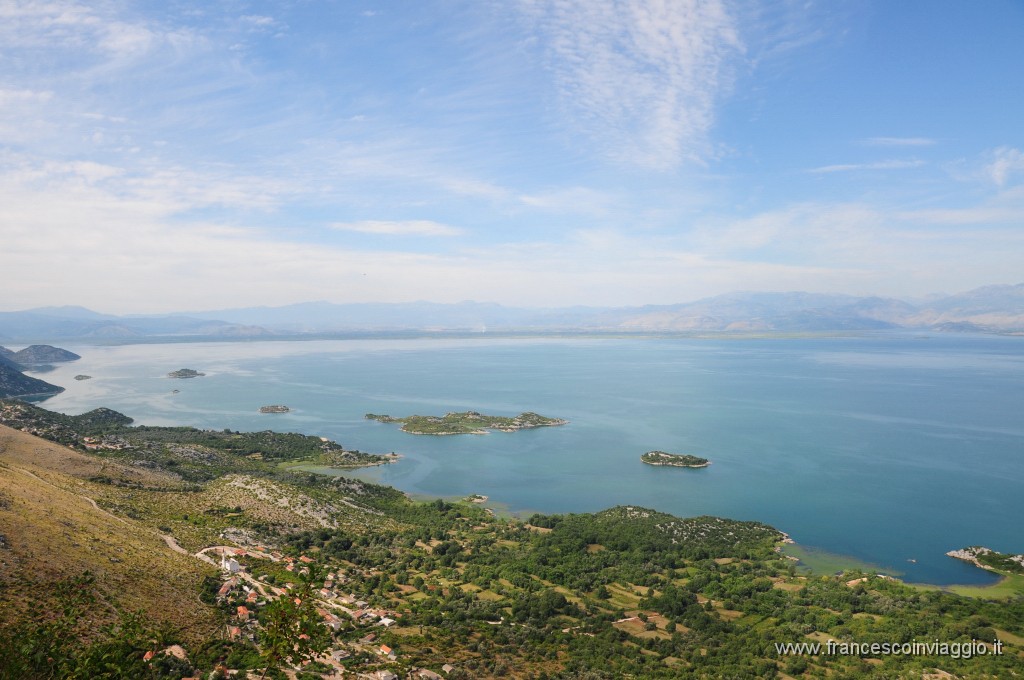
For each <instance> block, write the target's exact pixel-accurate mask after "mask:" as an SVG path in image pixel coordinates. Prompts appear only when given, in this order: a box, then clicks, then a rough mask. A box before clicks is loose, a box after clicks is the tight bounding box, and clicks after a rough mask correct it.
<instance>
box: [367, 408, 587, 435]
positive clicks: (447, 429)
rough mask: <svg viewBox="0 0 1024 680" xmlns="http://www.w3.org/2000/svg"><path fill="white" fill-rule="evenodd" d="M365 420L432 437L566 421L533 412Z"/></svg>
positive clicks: (373, 415)
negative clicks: (392, 424)
mask: <svg viewBox="0 0 1024 680" xmlns="http://www.w3.org/2000/svg"><path fill="white" fill-rule="evenodd" d="M366 418H367V420H376V421H378V422H381V423H401V424H402V428H401V429H402V432H408V433H409V434H431V435H450V434H487V433H488V431H489V430H498V431H500V432H515V431H517V430H527V429H531V428H534V427H554V426H556V425H565V424H566V423H568V422H569V421H567V420H562V419H561V418H548V417H546V416H542V415H538V414H536V413H532V412H526V413H520V414H519V415H517V416H515V417H514V418H508V417H505V416H485V415H482V414H480V413H478V412H476V411H462V412H459V413H446V414H444V415H443V416H408V417H406V418H395V417H393V416H388V415H379V414H376V413H367V414H366Z"/></svg>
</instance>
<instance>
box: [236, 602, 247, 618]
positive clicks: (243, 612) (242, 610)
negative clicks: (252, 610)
mask: <svg viewBox="0 0 1024 680" xmlns="http://www.w3.org/2000/svg"><path fill="white" fill-rule="evenodd" d="M237 611H238V619H239V620H240V621H248V620H249V608H248V607H246V606H245V605H238V610H237Z"/></svg>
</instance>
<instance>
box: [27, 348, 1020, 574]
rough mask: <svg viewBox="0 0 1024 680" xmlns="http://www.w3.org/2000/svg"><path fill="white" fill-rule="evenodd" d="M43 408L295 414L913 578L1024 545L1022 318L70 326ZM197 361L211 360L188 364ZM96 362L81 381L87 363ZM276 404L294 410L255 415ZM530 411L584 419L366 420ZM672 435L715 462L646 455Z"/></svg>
mask: <svg viewBox="0 0 1024 680" xmlns="http://www.w3.org/2000/svg"><path fill="white" fill-rule="evenodd" d="M69 348H70V349H73V350H74V351H76V352H78V353H79V354H81V355H82V357H83V358H82V359H81V360H80V361H77V362H74V363H73V364H68V365H64V366H60V367H58V368H56V369H55V370H53V371H50V372H47V373H43V374H35V375H38V376H39V377H42V378H44V379H46V380H48V381H50V382H54V383H56V384H59V385H63V386H65V387H67V391H66V392H64V393H63V394H61V395H59V396H57V397H54V398H52V399H50V400H48V401H46V402H45V403H44V404H43V405H44V406H45V407H47V408H51V409H54V410H58V411H62V412H65V413H81V412H84V411H87V410H90V409H93V408H96V407H98V406H107V407H110V408H113V409H116V410H118V411H122V412H124V413H126V414H128V415H130V416H132V417H133V418H135V419H136V422H137V423H140V424H173V425H180V424H188V425H194V426H197V427H209V428H217V429H221V428H225V427H229V428H231V429H236V430H253V429H276V430H291V431H300V432H305V433H308V434H316V435H320V436H326V437H330V438H332V439H336V440H337V441H339V442H340V443H342V444H343V445H345V446H346V447H348V448H357V449H360V450H363V451H370V452H381V453H383V452H390V451H396V452H398V453H401V454H402V455H403V456H404V457H403V458H402V460H401V461H400V462H399V463H398V464H396V465H392V466H386V467H381V468H373V469H371V470H367V471H364V472H362V473H360V476H362V477H363V478H366V479H371V480H374V481H379V482H382V483H385V484H390V485H393V486H395V487H397V488H399V489H402V490H403V491H407V492H410V493H413V494H421V495H428V496H445V497H450V496H464V495H467V494H470V493H481V494H486V495H488V496H490V497H491V499H492V501H496V502H499V503H501V504H502V505H503V506H504V507H506V508H508V509H510V510H512V511H515V512H525V511H532V510H537V511H545V512H565V511H594V510H600V509H603V508H606V507H610V506H613V505H616V504H636V505H643V506H648V507H652V508H656V509H658V510H663V511H666V512H670V513H673V514H676V515H681V516H692V515H701V514H711V515H721V516H725V517H732V518H737V519H750V520H755V519H756V520H760V521H763V522H767V523H769V524H772V525H773V526H776V527H778V528H779V529H781V530H783V531H786V532H788V533H789V534H791V535H792V537H793V538H794V539H795V540H796V541H797V542H799V543H800V544H803V545H806V546H813V547H816V548H819V549H822V550H826V551H830V552H834V553H839V554H843V555H850V556H854V557H856V558H859V559H862V560H866V561H868V562H871V563H874V564H877V565H880V566H882V567H885V568H888V569H890V570H893V571H895V572H900V573H902V576H903V578H905V579H907V580H909V581H919V582H929V583H984V582H989V581H991V580H992V577H991V576H990V575H988V574H986V573H984V572H982V571H981V570H979V569H976V568H974V567H971V566H969V565H966V564H963V563H961V562H959V561H957V560H953V559H951V558H949V557H946V556H945V555H944V553H945V552H946V551H947V550H950V549H952V548H960V547H963V546H966V545H979V544H980V545H986V546H989V547H991V548H994V549H997V550H1002V551H1015V552H1020V551H1024V531H1022V529H1021V527H1022V521H1024V493H1022V481H1024V338H1009V337H993V336H962V335H909V334H906V335H905V334H899V335H888V334H886V335H867V336H856V337H841V338H811V339H724V340H702V339H674V338H673V339H660V338H659V339H649V338H637V339H632V338H631V339H609V338H599V339H579V338H569V339H563V338H534V339H522V338H520V339H501V338H493V339H492V338H479V339H476V338H474V339H455V340H453V339H416V340H394V339H391V340H330V341H305V342H300V341H294V342H231V343H228V342H223V343H176V344H146V345H123V346H72V347H69ZM183 367H187V368H194V369H197V370H199V371H203V372H205V373H206V376H205V377H202V378H195V379H190V380H173V379H169V378H167V377H166V374H167V373H168V372H169V371H171V370H174V369H178V368H183ZM79 373H84V374H88V375H91V376H93V379H91V380H86V381H75V380H74V379H73V377H74V376H75V375H76V374H79ZM173 390H180V391H179V392H178V393H173V392H172V391H173ZM264 404H286V405H288V406H290V407H291V408H292V409H293V411H292V412H291V413H288V414H280V415H261V414H259V413H258V412H257V409H258V408H259V407H260V406H261V405H264ZM468 409H472V410H477V411H480V412H482V413H488V414H497V415H514V414H517V413H519V412H521V411H536V412H538V413H541V414H543V415H549V416H557V417H561V418H565V419H568V420H569V421H571V422H570V424H569V425H566V426H564V427H556V428H542V429H538V430H527V431H521V432H515V433H495V434H490V435H485V436H470V435H465V436H456V437H426V436H416V435H409V434H405V433H403V432H400V431H399V429H398V428H397V426H395V425H387V424H382V423H376V422H371V421H367V420H364V419H363V414H365V413H367V412H374V413H388V414H392V415H409V414H413V413H418V414H443V413H445V412H447V411H462V410H468ZM651 449H662V450H665V451H672V452H679V453H693V454H696V455H699V456H704V457H706V458H710V459H711V460H712V461H713V464H712V465H711V466H710V467H708V468H705V469H701V470H687V469H675V468H656V467H651V466H648V465H644V464H642V463H641V462H640V460H639V457H640V454H642V453H643V452H645V451H648V450H651Z"/></svg>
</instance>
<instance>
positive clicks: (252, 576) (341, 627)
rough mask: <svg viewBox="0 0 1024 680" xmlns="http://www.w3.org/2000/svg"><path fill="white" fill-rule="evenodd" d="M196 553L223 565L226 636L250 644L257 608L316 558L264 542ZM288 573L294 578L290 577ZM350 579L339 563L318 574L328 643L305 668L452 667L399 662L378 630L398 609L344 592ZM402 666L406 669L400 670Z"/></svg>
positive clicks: (376, 673) (378, 672)
mask: <svg viewBox="0 0 1024 680" xmlns="http://www.w3.org/2000/svg"><path fill="white" fill-rule="evenodd" d="M195 557H197V558H199V559H202V560H204V561H206V562H209V563H212V564H216V565H217V566H218V567H219V568H220V570H221V579H222V585H221V586H220V589H219V590H218V591H217V596H216V599H217V603H218V604H219V605H221V606H222V607H224V608H228V609H229V610H230V612H231V613H232V614H233V615H232V616H231V619H230V622H229V623H228V625H227V631H226V634H227V637H228V639H229V640H232V641H242V640H247V641H249V642H250V643H253V644H258V641H259V635H260V624H259V611H260V610H261V609H262V608H263V607H265V606H267V605H268V604H269V603H270V602H272V601H274V600H275V599H277V598H280V597H288V596H289V595H290V594H292V592H293V591H294V590H296V587H297V582H299V581H300V580H302V579H305V578H307V577H309V575H310V568H311V566H313V565H314V564H315V560H314V559H313V558H311V557H309V556H308V555H305V554H300V555H299V556H298V557H293V556H290V555H285V554H283V553H281V552H278V551H276V550H271V549H269V548H267V547H265V546H262V545H253V546H250V547H246V548H241V547H233V546H212V547H208V548H204V549H203V550H201V551H199V552H198V553H196V555H195ZM257 574H258V576H257ZM289 576H294V579H291V580H289ZM348 583H349V578H348V576H347V575H346V574H345V573H344V572H343V571H342V570H341V569H336V570H333V571H329V572H327V573H325V574H322V580H318V581H316V582H315V586H319V588H314V590H313V596H314V598H315V602H314V606H315V607H316V612H317V614H318V615H319V617H320V619H321V623H322V624H323V625H324V626H325V627H327V628H328V629H329V630H330V633H331V635H332V644H331V645H330V647H329V648H328V650H327V651H326V652H325V653H324V654H323V655H321V656H319V657H317V658H315V659H314V660H313V661H312V662H306V664H304V667H312V668H310V669H309V670H311V672H314V673H316V674H318V675H320V676H321V677H323V678H342V677H352V678H359V679H365V680H399V679H400V678H423V679H426V680H437V679H441V678H444V677H445V676H446V675H448V674H449V673H451V672H452V671H453V670H455V667H454V666H452V665H451V664H448V663H445V664H443V665H442V666H441V667H440V669H439V670H440V673H439V672H436V671H432V670H429V669H427V668H415V667H412V668H409V667H407V666H404V665H402V664H399V663H397V662H398V661H399V654H400V651H399V650H397V649H395V648H393V647H391V646H388V645H387V644H383V643H382V642H381V640H380V639H379V638H380V635H381V632H382V631H385V630H388V629H390V628H391V627H392V626H395V625H396V624H397V623H398V621H399V619H401V618H402V613H401V612H396V611H393V610H390V609H381V608H374V607H371V606H370V605H369V603H368V602H367V601H366V600H364V599H362V598H361V597H360V596H359V595H358V594H356V593H353V592H346V589H345V586H346V585H347V584H348ZM357 629H359V632H362V633H364V634H363V635H361V636H360V637H359V638H358V639H356V640H352V641H346V640H342V639H341V637H340V636H339V635H337V634H338V633H341V632H342V631H354V630H357ZM346 637H348V636H346ZM346 662H347V665H346ZM348 666H352V667H348ZM325 667H326V668H325ZM222 670H223V671H224V672H225V674H226V675H228V676H238V677H245V676H244V675H242V674H243V673H244V672H245V671H232V670H231V669H227V668H224V669H222ZM400 672H401V673H404V675H399V673H400ZM442 673H443V675H442ZM286 674H287V675H289V677H291V676H292V674H291V673H286Z"/></svg>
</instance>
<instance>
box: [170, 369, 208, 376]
mask: <svg viewBox="0 0 1024 680" xmlns="http://www.w3.org/2000/svg"><path fill="white" fill-rule="evenodd" d="M204 375H206V374H205V373H200V372H199V371H196V370H193V369H191V368H179V369H178V370H177V371H171V372H170V373H168V374H167V377H168V378H179V379H185V378H198V377H200V376H204Z"/></svg>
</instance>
